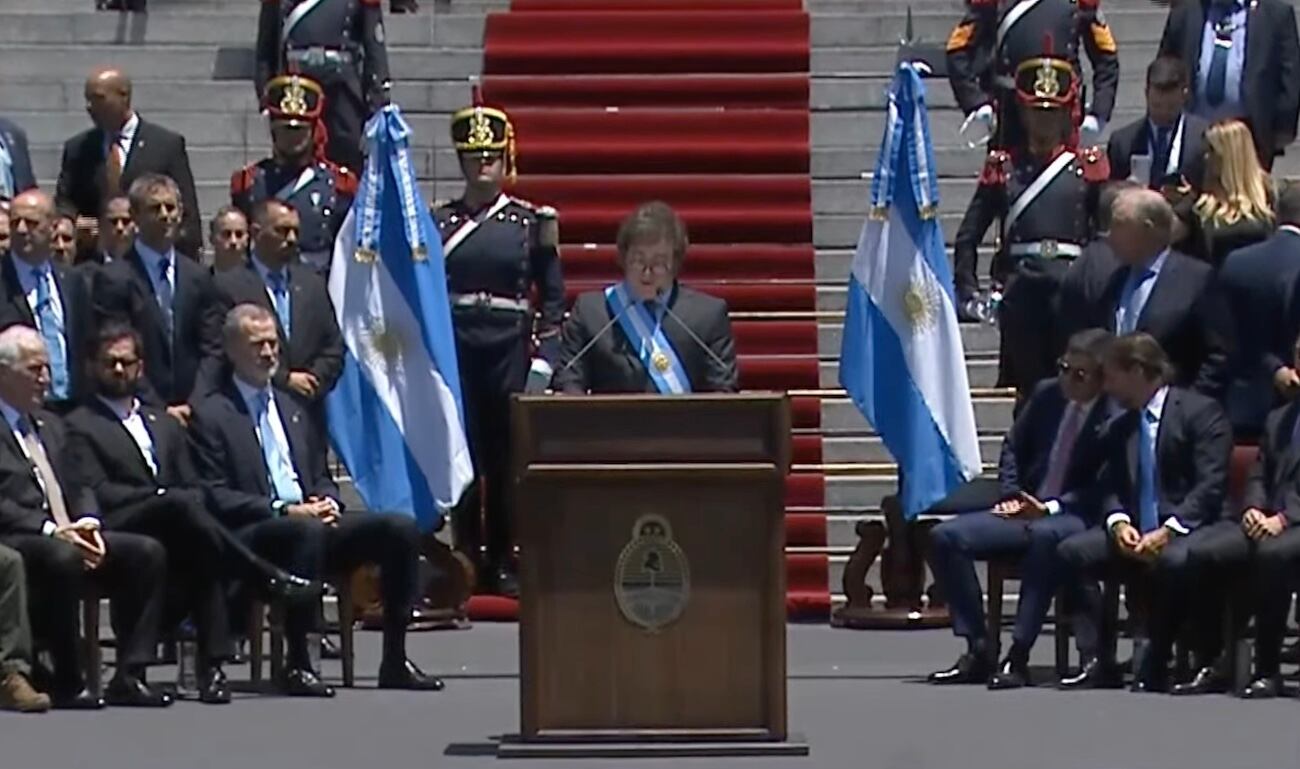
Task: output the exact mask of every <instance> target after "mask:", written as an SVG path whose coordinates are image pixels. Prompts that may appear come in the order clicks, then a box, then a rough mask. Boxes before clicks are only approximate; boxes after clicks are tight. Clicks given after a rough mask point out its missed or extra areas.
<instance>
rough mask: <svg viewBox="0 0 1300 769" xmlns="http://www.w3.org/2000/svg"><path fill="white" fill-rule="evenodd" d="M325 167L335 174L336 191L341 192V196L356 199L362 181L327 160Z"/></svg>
mask: <svg viewBox="0 0 1300 769" xmlns="http://www.w3.org/2000/svg"><path fill="white" fill-rule="evenodd" d="M325 165H326V166H327V167H328V168H329V170H330V171H332V172H333V173H334V189H336V190H338V191H339V194H340V195H347V196H349V197H356V194H357V188H358V187H359V186H361V180H359V179H357V175H356V174H354V173H352V172H351V171H349V170H348V169H346V168H344V167H343V166H340V165H336V164H334V163H331V162H330V161H328V160H326V161H325Z"/></svg>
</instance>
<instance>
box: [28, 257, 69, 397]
mask: <svg viewBox="0 0 1300 769" xmlns="http://www.w3.org/2000/svg"><path fill="white" fill-rule="evenodd" d="M32 277H33V278H34V279H35V280H36V320H37V323H38V325H39V326H40V327H41V339H43V340H44V341H45V349H46V352H48V353H49V356H50V392H49V397H50V399H51V400H56V401H63V400H67V399H68V350H67V348H66V347H65V346H64V344H63V323H62V322H61V321H60V320H59V314H58V312H57V311H56V310H55V307H54V295H53V292H51V291H50V283H51V282H52V281H53V279H54V276H53V275H52V274H51V272H50V268H49V266H48V265H46V266H45V267H37V268H35V269H33V270H32Z"/></svg>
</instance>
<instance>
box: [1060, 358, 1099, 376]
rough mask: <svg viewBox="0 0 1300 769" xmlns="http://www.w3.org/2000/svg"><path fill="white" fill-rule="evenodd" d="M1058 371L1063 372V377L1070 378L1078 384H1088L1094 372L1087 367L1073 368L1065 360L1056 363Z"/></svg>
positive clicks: (1061, 359)
mask: <svg viewBox="0 0 1300 769" xmlns="http://www.w3.org/2000/svg"><path fill="white" fill-rule="evenodd" d="M1056 370H1057V371H1059V372H1061V376H1063V377H1070V378H1072V379H1074V381H1076V382H1086V381H1088V380H1089V379H1091V378H1092V375H1093V370H1092V369H1091V368H1089V367H1085V366H1073V365H1070V362H1069V361H1067V360H1066V359H1065V358H1060V359H1059V360H1057V361H1056Z"/></svg>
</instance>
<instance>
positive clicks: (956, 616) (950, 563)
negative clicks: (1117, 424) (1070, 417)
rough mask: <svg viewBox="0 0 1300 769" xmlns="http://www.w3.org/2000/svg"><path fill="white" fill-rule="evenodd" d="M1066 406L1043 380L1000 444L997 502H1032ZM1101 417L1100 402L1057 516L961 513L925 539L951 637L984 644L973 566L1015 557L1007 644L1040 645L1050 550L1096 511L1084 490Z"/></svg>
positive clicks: (1077, 447) (1052, 572) (1050, 582)
mask: <svg viewBox="0 0 1300 769" xmlns="http://www.w3.org/2000/svg"><path fill="white" fill-rule="evenodd" d="M1068 405H1069V401H1068V400H1067V399H1066V397H1065V393H1064V392H1063V391H1062V390H1061V386H1060V384H1059V382H1058V380H1056V379H1047V380H1044V381H1042V382H1040V383H1039V384H1038V386H1037V387H1036V388H1035V389H1034V392H1033V394H1032V395H1030V397H1029V400H1028V401H1027V402H1026V404H1025V407H1024V409H1023V410H1022V411H1021V412H1020V415H1019V416H1018V417H1017V418H1016V421H1015V424H1013V425H1012V427H1011V431H1010V432H1009V433H1007V436H1006V438H1005V439H1004V440H1003V442H1002V457H1001V460H1000V462H999V467H998V480H999V484H1000V486H1001V492H1002V494H1001V496H1002V498H1004V499H1005V498H1007V497H1011V496H1014V495H1015V494H1016V493H1018V492H1020V491H1025V492H1027V493H1029V494H1032V495H1034V496H1036V497H1037V496H1038V494H1039V490H1040V487H1041V486H1042V485H1043V481H1044V480H1045V479H1046V477H1047V474H1048V466H1049V460H1050V457H1051V454H1052V447H1053V445H1054V444H1055V443H1056V437H1057V433H1058V431H1059V429H1060V427H1061V424H1062V420H1063V418H1064V417H1065V414H1066V407H1067V406H1068ZM1107 410H1108V409H1107V405H1106V401H1105V398H1104V397H1102V398H1099V399H1098V400H1097V402H1096V403H1095V404H1094V405H1093V407H1092V409H1091V411H1090V412H1088V414H1087V415H1086V416H1085V417H1084V422H1083V425H1082V426H1081V427H1080V429H1079V431H1078V433H1077V436H1076V439H1075V443H1074V448H1073V451H1072V453H1071V454H1070V461H1069V464H1068V466H1067V470H1066V472H1065V477H1064V480H1063V482H1062V485H1061V488H1062V491H1063V493H1062V494H1060V495H1059V496H1058V497H1057V498H1056V502H1057V503H1059V505H1060V510H1059V511H1058V512H1057V513H1055V514H1053V515H1049V516H1047V517H1044V518H1039V519H1035V520H1028V519H1022V518H1012V519H1008V518H1003V517H1000V516H997V515H994V514H993V513H992V512H989V511H981V512H974V513H967V514H964V515H959V516H958V517H956V518H954V519H952V520H950V521H946V522H944V523H942V524H940V525H938V526H936V527H935V528H934V530H933V531H932V532H931V535H930V536H931V568H932V569H933V570H934V575H935V579H936V580H937V581H938V582H939V585H940V586H941V587H942V588H943V590H944V593H945V595H946V596H947V598H948V605H949V608H950V611H951V613H952V622H953V632H954V633H956V634H957V635H958V636H962V637H964V638H967V639H971V640H975V641H983V640H985V635H986V626H985V621H984V595H983V591H982V590H981V589H980V584H979V578H978V576H977V575H976V573H975V564H974V562H975V560H976V559H982V558H989V557H1002V556H1013V557H1014V556H1021V574H1022V578H1023V579H1022V582H1021V588H1020V604H1019V608H1018V610H1017V612H1016V626H1015V630H1014V632H1013V634H1012V638H1013V640H1014V641H1015V643H1016V645H1017V646H1018V647H1020V648H1022V649H1025V650H1028V649H1029V647H1031V646H1032V645H1033V643H1034V641H1035V640H1036V639H1037V638H1038V633H1039V631H1040V630H1041V629H1042V625H1043V620H1044V618H1045V617H1046V616H1047V610H1048V608H1049V607H1050V606H1051V603H1052V597H1053V596H1054V595H1055V593H1056V588H1057V585H1058V584H1059V581H1060V575H1059V573H1060V569H1059V567H1058V563H1057V559H1056V546H1057V544H1059V543H1060V542H1061V541H1062V540H1064V539H1065V538H1066V537H1069V536H1071V535H1073V534H1077V533H1079V532H1081V531H1083V530H1085V529H1086V528H1088V526H1089V525H1091V524H1092V523H1093V520H1092V519H1093V518H1094V517H1095V511H1096V510H1097V509H1098V508H1097V505H1096V502H1097V500H1095V499H1092V497H1091V496H1090V494H1089V493H1088V492H1087V489H1088V488H1089V487H1090V486H1092V485H1095V483H1094V482H1095V478H1096V470H1097V468H1098V467H1099V466H1100V464H1101V450H1100V449H1101V438H1100V429H1101V427H1102V425H1103V424H1104V422H1105V414H1106V412H1107ZM1043 501H1047V500H1043Z"/></svg>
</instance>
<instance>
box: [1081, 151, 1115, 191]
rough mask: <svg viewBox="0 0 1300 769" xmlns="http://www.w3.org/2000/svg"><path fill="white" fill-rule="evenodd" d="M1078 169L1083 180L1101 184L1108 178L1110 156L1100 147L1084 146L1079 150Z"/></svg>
mask: <svg viewBox="0 0 1300 769" xmlns="http://www.w3.org/2000/svg"><path fill="white" fill-rule="evenodd" d="M1079 170H1081V171H1082V172H1083V178H1084V180H1085V181H1088V182H1092V183H1093V184H1101V183H1103V182H1105V181H1107V180H1109V179H1110V158H1109V157H1108V156H1107V155H1106V151H1105V150H1104V149H1102V148H1101V147H1084V148H1083V149H1081V150H1079Z"/></svg>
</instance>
